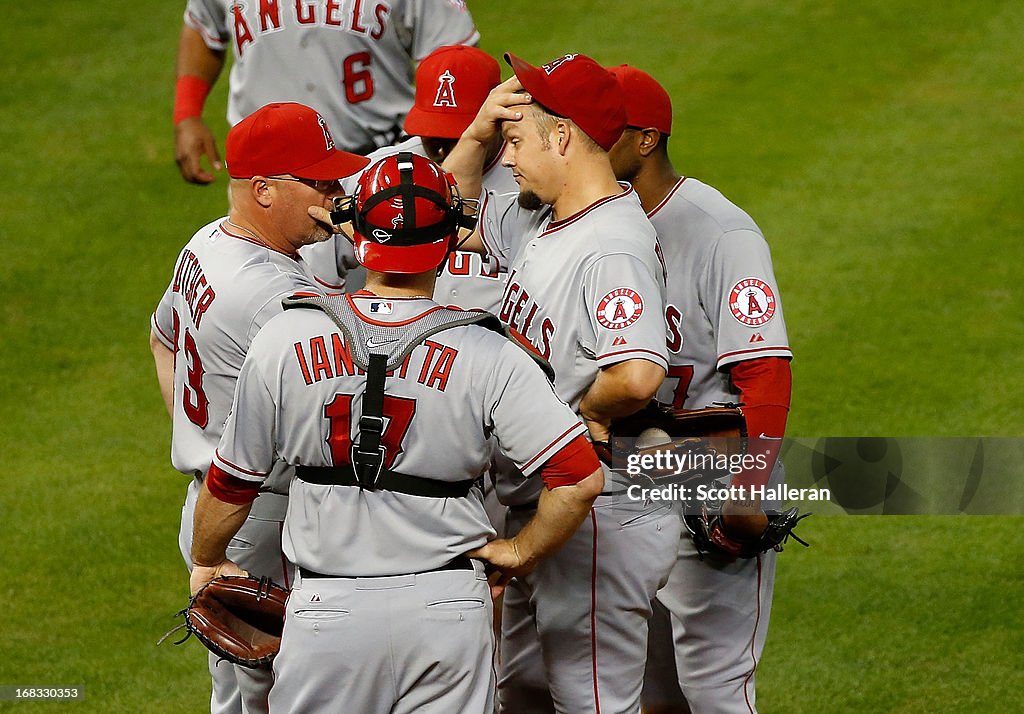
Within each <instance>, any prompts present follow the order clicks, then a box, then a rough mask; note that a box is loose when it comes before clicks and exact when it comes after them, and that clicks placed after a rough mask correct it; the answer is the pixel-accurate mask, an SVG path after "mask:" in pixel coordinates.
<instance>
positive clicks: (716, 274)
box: [610, 65, 792, 714]
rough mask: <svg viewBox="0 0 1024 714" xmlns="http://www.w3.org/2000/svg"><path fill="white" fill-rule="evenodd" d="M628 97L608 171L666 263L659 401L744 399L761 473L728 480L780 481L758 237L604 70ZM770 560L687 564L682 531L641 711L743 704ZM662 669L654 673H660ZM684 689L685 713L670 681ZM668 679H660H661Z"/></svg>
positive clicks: (649, 94) (754, 506) (775, 363)
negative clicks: (677, 163)
mask: <svg viewBox="0 0 1024 714" xmlns="http://www.w3.org/2000/svg"><path fill="white" fill-rule="evenodd" d="M610 71H611V72H612V73H613V74H614V75H615V76H616V78H617V79H618V81H619V83H620V84H621V86H622V88H623V91H624V93H625V95H626V111H627V115H628V121H629V126H628V127H627V129H626V131H625V133H624V134H623V136H622V138H621V139H620V140H619V142H618V143H617V144H616V145H615V146H614V147H613V148H612V151H611V159H612V166H613V167H614V169H615V173H616V176H618V177H619V179H621V180H625V181H630V182H631V183H632V185H633V188H634V189H635V190H636V192H637V194H638V195H639V196H640V200H641V202H642V203H643V207H644V210H646V211H647V215H648V217H649V218H650V219H651V222H652V223H653V224H654V227H655V228H656V229H657V231H658V237H659V239H660V242H661V247H662V250H663V251H664V256H665V263H666V265H667V270H668V278H667V282H668V292H667V298H666V307H665V318H666V322H667V326H668V351H669V368H668V378H667V379H666V380H665V383H664V384H663V385H662V387H661V389H660V390H659V392H658V399H659V400H660V401H662V402H664V403H666V404H671V405H673V406H676V407H685V408H698V407H704V406H707V405H710V404H712V403H713V402H737V403H742V404H743V412H744V415H745V416H746V419H747V431H748V433H749V434H750V436H751V440H750V449H751V453H755V452H763V453H765V455H766V457H767V458H766V459H765V464H766V467H765V468H763V469H753V470H750V471H747V472H744V473H742V474H739V475H737V476H736V477H735V478H734V481H733V484H734V485H743V486H746V487H748V488H749V487H750V486H751V485H764V484H766V483H767V482H768V481H769V478H772V479H775V480H778V481H781V478H782V474H781V465H780V467H779V468H778V469H776V471H775V473H774V475H773V469H772V466H773V464H775V463H776V457H777V454H778V448H779V445H780V444H781V440H782V437H783V434H784V432H785V428H786V418H787V414H788V411H789V402H790V385H791V375H790V367H789V362H790V359H791V358H792V353H791V352H790V348H789V340H788V338H787V336H786V325H785V320H784V319H783V315H782V302H781V300H780V295H779V287H778V283H777V281H776V280H775V273H774V271H773V269H772V260H771V255H770V253H769V250H768V244H767V243H766V242H765V240H764V237H763V236H762V235H761V231H760V229H758V227H757V225H756V224H755V223H754V221H753V220H751V218H750V216H748V215H747V214H746V213H744V212H743V211H742V210H741V209H739V208H738V207H737V206H735V205H734V204H733V203H731V202H730V201H729V200H728V199H726V198H725V197H724V196H723V195H722V194H721V193H719V192H718V191H716V190H715V189H714V188H712V187H711V186H708V185H707V184H704V183H701V182H700V181H698V180H697V179H695V178H691V177H686V178H683V177H681V176H680V175H679V174H678V173H677V172H676V170H675V169H674V167H673V165H672V162H671V161H670V159H669V156H668V139H669V135H670V134H671V132H672V104H671V101H670V99H669V96H668V94H667V93H666V92H665V90H664V89H663V88H662V87H661V85H659V84H658V83H657V81H655V80H654V79H653V78H652V77H651V76H650V75H648V74H646V73H644V72H642V71H640V70H638V69H635V68H633V67H629V66H627V65H622V66H620V67H615V68H612V69H611V70H610ZM761 505H762V504H759V503H746V504H741V503H731V504H726V506H725V511H724V512H725V514H726V521H725V526H726V529H727V531H728V532H729V534H730V535H732V536H734V537H736V538H738V539H743V538H744V537H754V536H756V535H759V534H760V532H761V530H763V528H764V523H765V521H764V515H763V513H762V512H761ZM775 556H776V554H775V553H774V552H769V553H767V554H765V555H762V556H760V557H758V558H756V559H749V560H736V561H724V560H722V559H720V558H716V557H715V556H714V555H712V554H708V555H705V556H704V560H703V561H701V560H700V558H698V555H697V552H696V549H695V548H694V545H693V543H692V541H691V540H690V539H689V538H687V537H684V538H683V539H681V541H680V544H679V557H678V560H677V562H676V565H675V567H674V568H673V570H672V574H671V576H670V578H669V582H668V584H667V585H666V586H665V587H664V588H663V589H662V590H661V591H659V593H658V600H659V602H660V603H662V604H663V605H664V607H665V608H666V609H667V611H668V612H669V613H671V629H672V633H673V639H674V643H675V653H674V654H675V658H674V659H675V662H674V667H673V666H672V653H671V652H660V651H659V652H652V656H651V657H652V658H651V661H650V662H649V664H648V667H649V670H650V673H649V674H650V675H655V676H649V677H648V686H647V687H646V688H645V692H644V708H645V711H647V712H648V713H649V714H654V713H655V712H658V713H659V714H664V713H666V712H684V711H692V712H694V714H708V713H712V712H713V713H719V712H721V713H723V714H724V713H729V714H737V713H739V712H754V711H755V708H754V671H755V669H756V667H757V663H758V661H759V659H760V657H761V652H762V650H763V648H764V642H765V636H766V634H767V630H768V620H769V616H770V614H771V602H772V587H773V584H774V581H775ZM665 662H667V663H668V664H669V666H668V668H667V671H668V673H669V675H668V677H665V676H662V677H661V678H660V679H659V678H658V677H657V676H656V674H657V673H658V672H665V671H666V668H665V667H664V663H665ZM676 670H677V671H678V687H681V688H682V693H683V694H685V701H686V703H688V704H689V709H687V708H686V706H685V705H684V704H683V699H682V697H681V696H680V694H679V690H678V688H677V686H676V676H675V671H676ZM666 680H668V681H666Z"/></svg>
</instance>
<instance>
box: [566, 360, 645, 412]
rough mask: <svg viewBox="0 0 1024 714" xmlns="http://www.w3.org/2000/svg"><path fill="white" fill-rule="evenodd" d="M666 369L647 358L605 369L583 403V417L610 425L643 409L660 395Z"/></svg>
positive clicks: (588, 391)
mask: <svg viewBox="0 0 1024 714" xmlns="http://www.w3.org/2000/svg"><path fill="white" fill-rule="evenodd" d="M664 379H665V369H664V368H663V367H662V366H661V365H659V364H655V363H654V362H649V361H648V360H645V359H631V360H626V361H625V362H619V363H618V364H614V365H612V366H611V367H607V368H605V369H602V370H601V371H600V372H598V374H597V379H595V380H594V383H593V384H592V385H590V389H589V390H587V393H586V395H585V396H584V397H583V400H582V401H581V402H580V415H581V416H582V417H583V418H584V419H586V420H587V421H590V422H598V423H607V422H609V421H611V420H612V419H614V418H615V417H621V416H628V415H629V414H633V413H634V412H637V411H639V410H640V409H643V408H644V407H645V406H647V403H648V402H650V401H651V399H652V398H653V397H654V395H655V394H656V393H657V392H658V388H659V387H660V386H661V383H662V381H664Z"/></svg>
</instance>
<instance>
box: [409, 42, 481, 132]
mask: <svg viewBox="0 0 1024 714" xmlns="http://www.w3.org/2000/svg"><path fill="white" fill-rule="evenodd" d="M499 84H501V67H499V66H498V60H496V59H494V58H493V57H491V56H490V55H489V54H487V53H486V52H484V51H483V50H479V49H477V48H476V47H468V46H466V45H449V46H446V47H438V48H437V49H436V50H434V51H433V52H431V53H430V54H429V55H427V56H426V57H425V58H424V59H423V61H422V62H420V66H419V67H418V68H417V70H416V102H415V103H414V104H413V105H412V109H411V110H410V111H409V114H408V116H406V118H405V131H406V132H407V133H409V134H412V135H414V136H429V137H437V138H439V139H458V138H459V137H460V136H462V132H464V131H465V130H466V127H467V126H469V125H470V123H471V122H472V121H473V119H474V117H476V113H477V112H478V111H479V110H480V107H482V106H483V103H484V100H485V99H487V94H488V93H489V92H490V91H491V90H492V89H493V88H494V87H497V86H498V85H499Z"/></svg>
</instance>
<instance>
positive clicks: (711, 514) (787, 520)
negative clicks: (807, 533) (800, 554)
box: [683, 501, 811, 558]
mask: <svg viewBox="0 0 1024 714" xmlns="http://www.w3.org/2000/svg"><path fill="white" fill-rule="evenodd" d="M765 515H766V516H767V517H768V525H766V526H765V529H764V530H763V531H762V532H761V535H760V536H758V537H756V538H753V539H744V540H740V539H738V538H736V537H734V536H733V535H730V534H729V532H728V530H727V529H726V527H725V522H724V520H723V518H722V503H721V502H717V501H711V502H705V503H704V505H703V506H702V507H701V510H700V513H692V514H687V515H684V516H683V522H684V523H685V524H686V530H688V531H689V532H690V537H691V538H692V539H693V543H694V545H696V546H697V552H698V553H699V554H700V556H701V558H703V557H704V555H705V554H706V553H711V554H716V555H720V556H725V557H729V558H756V557H757V556H759V555H761V554H762V553H767V552H768V551H769V550H775V551H780V552H781V551H782V546H783V544H785V543H786V541H787V540H789V538H790V537H791V536H792V538H793V540H795V541H796V542H797V543H799V544H800V545H802V546H804V547H805V548H806V547H808V545H809V544H808V543H807V542H806V541H805V540H803V539H802V538H800V536H798V535H797V534H796V533H794V532H793V529H794V528H795V527H796V524H797V523H799V522H800V521H801V520H803V519H804V518H807V516H809V515H811V514H810V513H805V514H803V515H799V511H798V510H797V509H796V508H790V509H789V510H788V511H782V512H779V511H766V512H765Z"/></svg>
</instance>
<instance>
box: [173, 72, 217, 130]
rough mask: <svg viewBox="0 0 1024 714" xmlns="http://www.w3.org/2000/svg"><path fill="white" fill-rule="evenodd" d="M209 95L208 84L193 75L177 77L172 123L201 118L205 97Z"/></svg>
mask: <svg viewBox="0 0 1024 714" xmlns="http://www.w3.org/2000/svg"><path fill="white" fill-rule="evenodd" d="M209 93H210V83H209V82H207V81H206V80H205V79H201V78H199V77H196V76H195V75H191V74H186V75H185V76H183V77H178V82H177V84H175V85H174V123H175V125H177V124H179V123H181V122H182V121H184V120H185V119H191V118H192V117H201V116H202V115H203V104H205V103H206V95H208V94H209Z"/></svg>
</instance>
